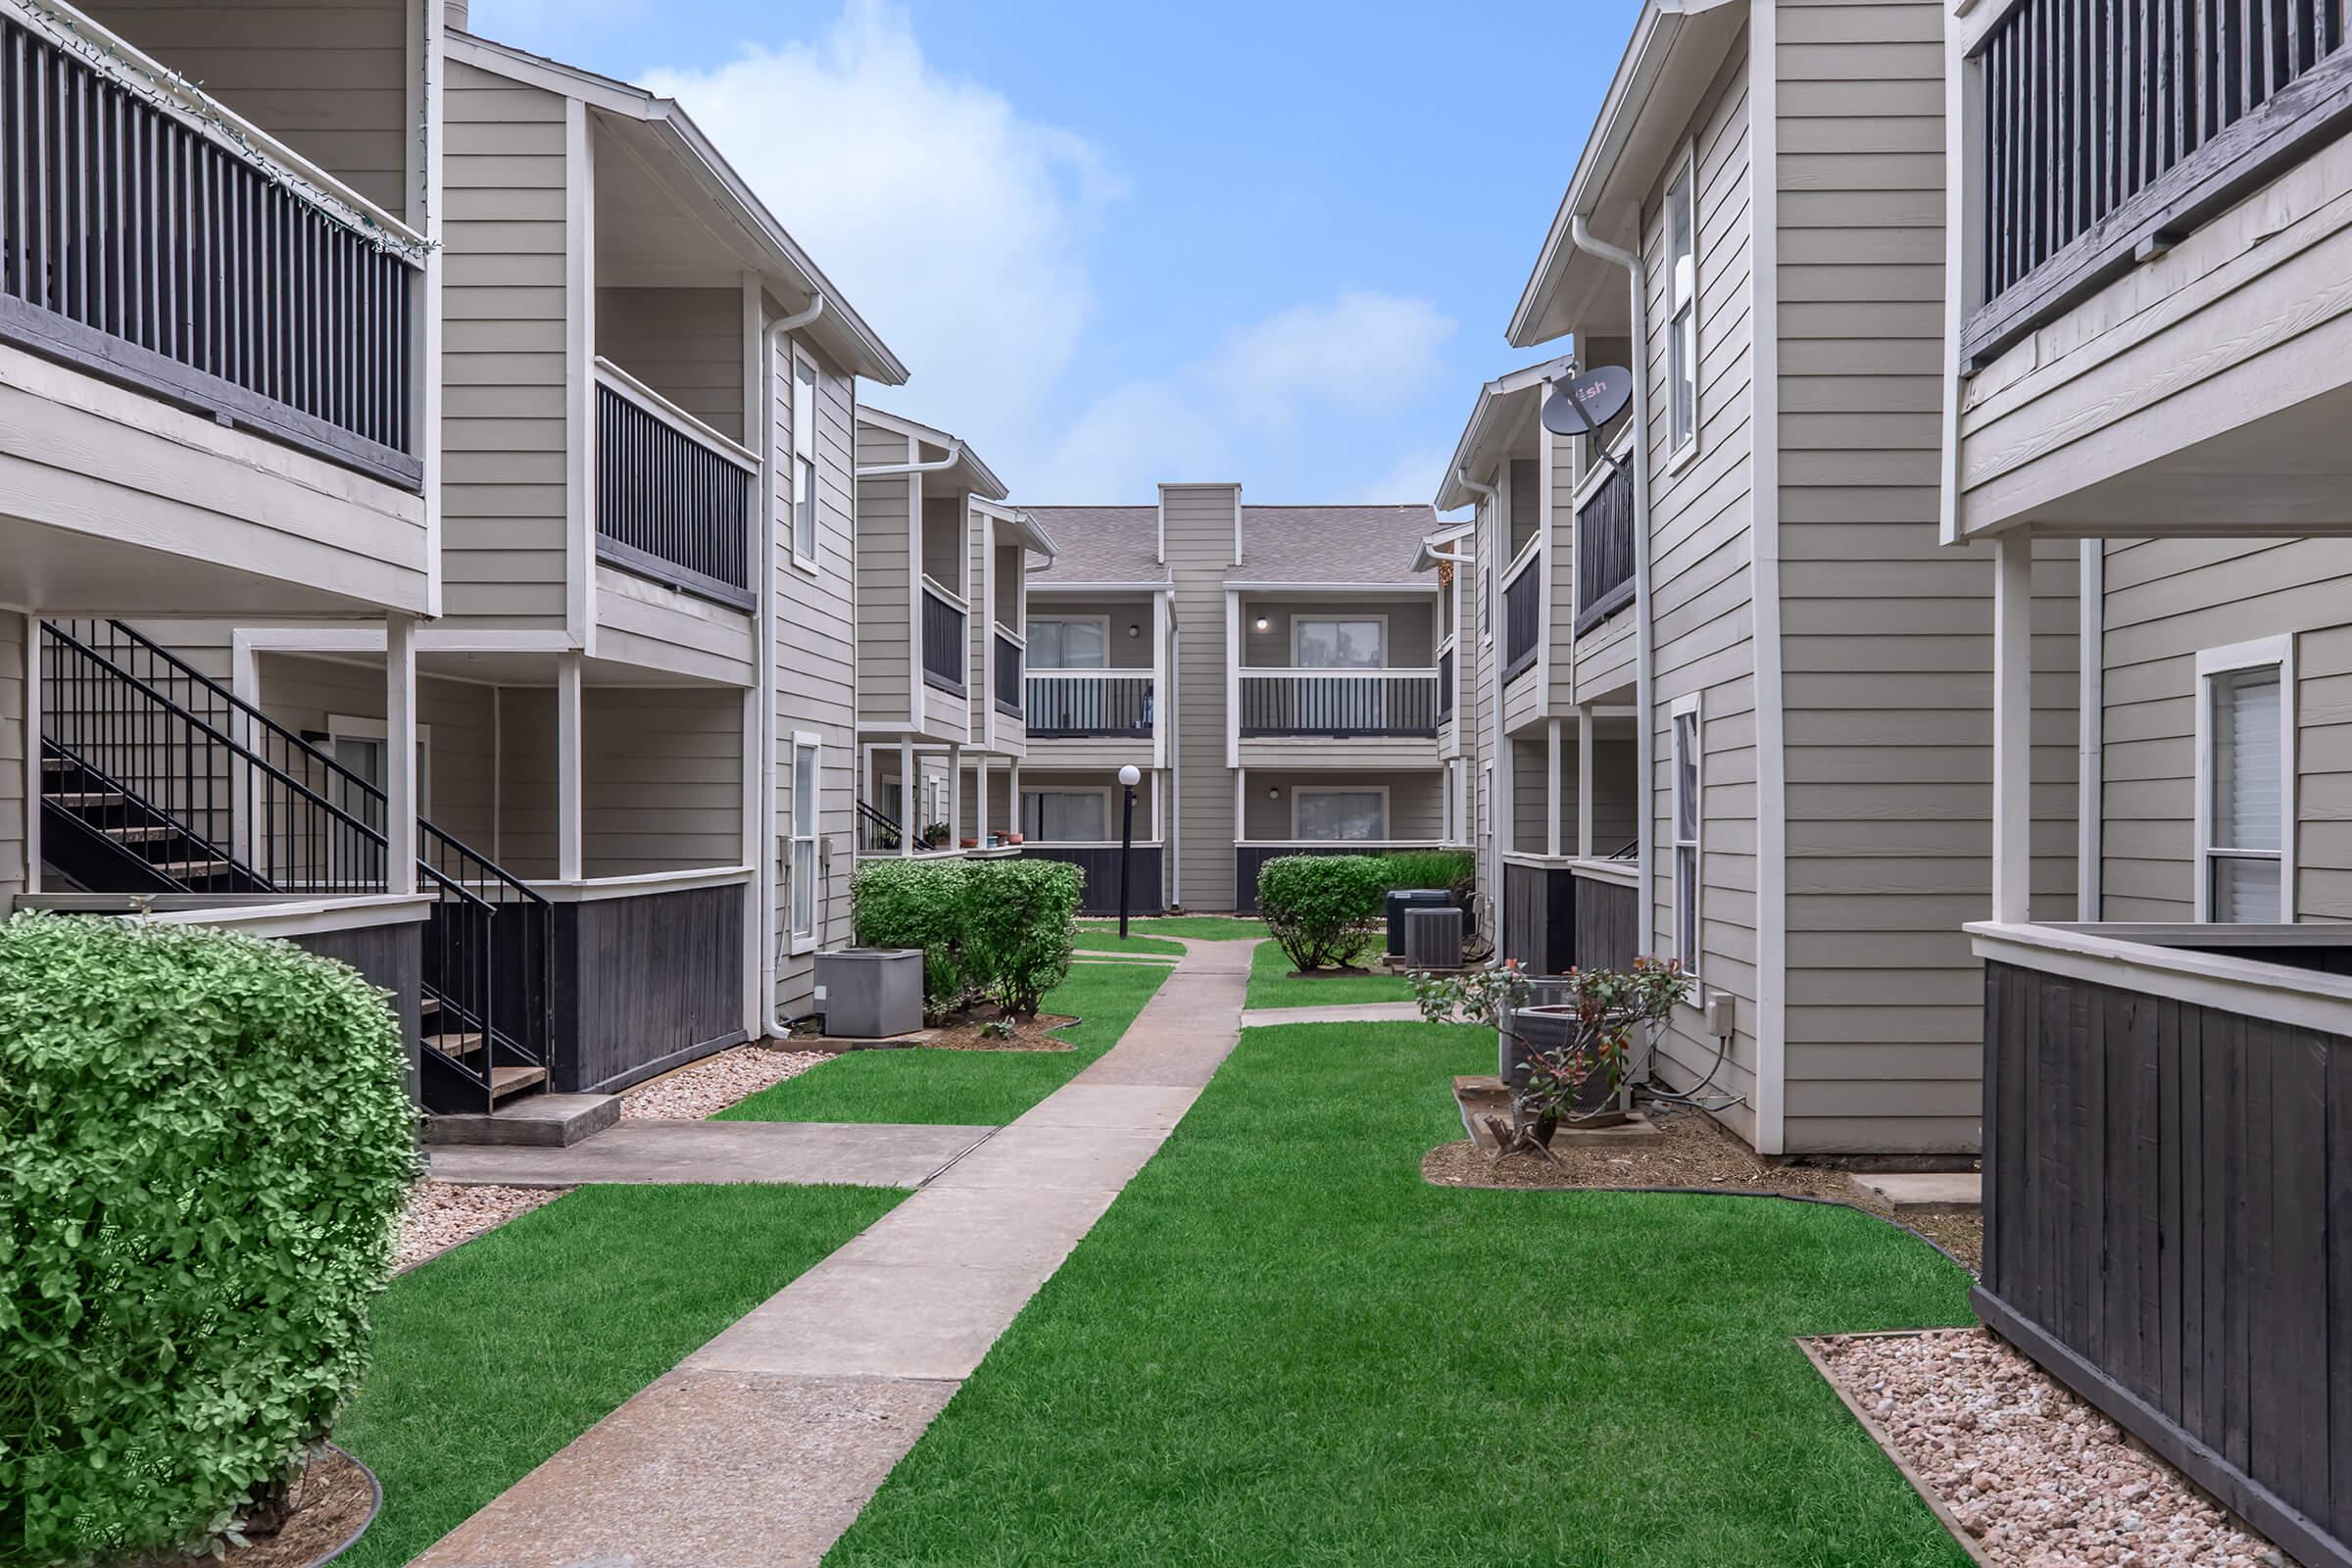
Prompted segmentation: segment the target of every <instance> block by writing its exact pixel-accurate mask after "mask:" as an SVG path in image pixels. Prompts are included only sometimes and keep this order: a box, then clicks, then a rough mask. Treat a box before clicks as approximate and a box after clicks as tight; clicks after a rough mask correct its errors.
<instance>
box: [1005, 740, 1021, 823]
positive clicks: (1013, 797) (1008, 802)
mask: <svg viewBox="0 0 2352 1568" xmlns="http://www.w3.org/2000/svg"><path fill="white" fill-rule="evenodd" d="M1020 831H1021V760H1020V759H1019V758H1017V757H1016V758H1014V759H1012V760H1010V761H1009V762H1007V763H1005V832H1007V833H1018V832H1020Z"/></svg>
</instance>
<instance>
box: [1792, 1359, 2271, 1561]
mask: <svg viewBox="0 0 2352 1568" xmlns="http://www.w3.org/2000/svg"><path fill="white" fill-rule="evenodd" d="M1816 1348H1817V1349H1819V1350H1820V1351H1821V1354H1822V1359H1823V1360H1825V1361H1826V1362H1828V1363H1829V1366H1830V1368H1831V1370H1832V1371H1833V1373H1835V1375H1836V1376H1837V1378H1838V1382H1839V1383H1841V1384H1843V1385H1844V1387H1845V1390H1846V1392H1847V1393H1848V1394H1850V1395H1852V1396H1853V1397H1855V1398H1856V1399H1857V1400H1858V1401H1859V1402H1860V1403H1861V1405H1862V1408H1863V1409H1865V1410H1868V1411H1870V1412H1871V1414H1872V1417H1873V1418H1874V1419H1875V1420H1877V1421H1878V1423H1879V1425H1880V1426H1881V1427H1883V1428H1884V1429H1885V1430H1886V1431H1887V1433H1888V1434H1889V1435H1890V1437H1891V1438H1892V1440H1893V1443H1894V1446H1895V1449H1896V1451H1897V1452H1899V1453H1900V1454H1901V1455H1902V1458H1903V1460H1904V1462H1905V1463H1907V1464H1908V1465H1910V1467H1911V1469H1912V1471H1913V1472H1914V1473H1915V1474H1916V1475H1918V1476H1919V1478H1920V1479H1921V1480H1922V1481H1924V1482H1926V1483H1927V1485H1928V1486H1929V1487H1930V1488H1932V1489H1933V1490H1934V1491H1935V1492H1936V1494H1937V1495H1939V1496H1940V1497H1941V1498H1942V1500H1943V1503H1944V1505H1945V1506H1946V1507H1948V1508H1949V1509H1950V1510H1951V1511H1952V1513H1953V1514H1955V1515H1956V1516H1957V1517H1958V1518H1959V1520H1960V1522H1961V1524H1962V1526H1963V1527H1964V1528H1966V1529H1967V1531H1968V1532H1969V1534H1970V1535H1971V1536H1972V1537H1973V1538H1974V1539H1975V1542H1976V1544H1977V1545H1978V1546H1980V1547H1981V1548H1983V1550H1984V1552H1985V1555H1986V1556H1987V1557H1989V1558H1991V1559H1992V1560H1993V1561H1994V1562H1996V1563H2004V1564H2007V1563H2015V1564H2019V1565H2020V1568H2174V1565H2179V1568H2189V1565H2192V1564H2193V1565H2195V1568H2278V1565H2280V1564H2283V1563H2286V1561H2287V1559H2286V1557H2285V1556H2284V1555H2283V1554H2282V1553H2280V1552H2279V1551H2278V1548H2277V1547H2275V1546H2273V1545H2272V1544H2270V1543H2268V1542H2266V1541H2264V1540H2263V1539H2262V1538H2260V1537H2259V1536H2253V1535H2249V1534H2247V1533H2246V1532H2245V1531H2243V1530H2240V1529H2238V1528H2237V1527H2236V1526H2234V1525H2233V1524H2232V1523H2231V1522H2230V1520H2229V1515H2228V1514H2227V1513H2225V1512H2224V1511H2223V1510H2222V1509H2221V1508H2220V1507H2219V1506H2217V1505H2216V1504H2215V1503H2213V1502H2212V1501H2211V1500H2210V1499H2208V1498H2207V1497H2205V1496H2204V1495H2202V1494H2200V1493H2198V1492H2197V1491H2195V1490H2194V1489H2193V1488H2191V1487H2190V1486H2189V1484H2188V1483H2187V1482H2186V1481H2185V1480H2184V1479H2182V1477H2181V1476H2180V1472H2178V1471H2176V1470H2174V1469H2173V1468H2172V1467H2171V1466H2170V1465H2168V1464H2166V1463H2165V1462H2164V1461H2163V1460H2161V1459H2158V1458H2156V1457H2154V1456H2153V1455H2151V1454H2149V1453H2147V1452H2145V1451H2143V1450H2141V1449H2139V1448H2136V1447H2133V1446H2131V1444H2130V1442H2129V1441H2128V1440H2127V1439H2126V1438H2125V1436H2124V1434H2123V1432H2122V1431H2121V1430H2120V1429H2119V1428H2118V1427H2117V1426H2116V1425H2115V1423H2114V1422H2112V1421H2110V1420H2108V1419H2107V1418H2106V1417H2105V1416H2103V1415H2101V1414H2099V1412H2098V1411H2097V1410H2095V1409H2093V1408H2091V1407H2090V1406H2089V1405H2087V1404H2084V1403H2083V1402H2082V1400H2081V1399H2078V1398H2076V1397H2075V1396H2074V1395H2072V1394H2070V1393H2068V1392H2067V1391H2066V1390H2065V1389H2063V1388H2061V1387H2059V1386H2058V1384H2056V1383H2055V1382H2053V1381H2052V1380H2051V1379H2050V1378H2049V1377H2048V1376H2047V1375H2046V1374H2044V1373H2043V1372H2042V1371H2041V1370H2040V1369H2039V1368H2037V1367H2035V1366H2034V1363H2033V1362H2031V1361H2029V1360H2027V1359H2026V1358H2025V1357H2024V1356H2022V1355H2020V1354H2018V1353H2017V1351H2015V1350H2013V1349H2011V1348H2009V1347H2008V1346H2006V1345H2004V1344H2002V1343H2001V1342H2000V1341H1999V1340H1997V1339H1995V1338H1994V1337H1993V1336H1992V1335H1991V1334H1989V1333H1987V1332H1986V1331H1985V1330H1984V1329H1953V1330H1949V1331H1941V1332H1937V1333H1934V1334H1923V1335H1916V1336H1901V1337H1891V1338H1885V1339H1862V1338H1855V1339H1844V1338H1838V1339H1825V1340H1821V1341H1818V1342H1816Z"/></svg>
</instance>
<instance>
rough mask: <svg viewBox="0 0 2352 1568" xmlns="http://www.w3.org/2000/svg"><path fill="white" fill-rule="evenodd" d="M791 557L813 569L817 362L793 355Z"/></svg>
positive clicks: (814, 551)
mask: <svg viewBox="0 0 2352 1568" xmlns="http://www.w3.org/2000/svg"><path fill="white" fill-rule="evenodd" d="M792 559H793V560H794V561H795V562H797V563H799V564H801V565H804V566H807V567H808V568H809V570H810V571H814V570H815V569H816V561H817V556H816V366H815V364H814V363H813V362H812V361H810V360H809V359H808V358H807V357H806V356H805V355H802V354H800V353H799V352H798V351H796V352H795V353H794V354H793V357H792Z"/></svg>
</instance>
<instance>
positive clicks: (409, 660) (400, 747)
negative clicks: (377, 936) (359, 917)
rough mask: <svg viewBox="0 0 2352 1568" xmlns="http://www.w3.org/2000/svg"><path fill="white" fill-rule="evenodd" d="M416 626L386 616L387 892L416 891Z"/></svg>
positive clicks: (407, 620)
mask: <svg viewBox="0 0 2352 1568" xmlns="http://www.w3.org/2000/svg"><path fill="white" fill-rule="evenodd" d="M384 845H385V848H384V891H385V892H386V893H414V892H416V891H417V622H416V621H415V620H413V619H411V618H410V617H409V616H407V615H386V616H385V617H384Z"/></svg>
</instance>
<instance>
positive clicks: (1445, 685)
mask: <svg viewBox="0 0 2352 1568" xmlns="http://www.w3.org/2000/svg"><path fill="white" fill-rule="evenodd" d="M1452 716H1453V650H1452V649H1450V648H1448V649H1446V651H1445V652H1444V653H1442V654H1440V655H1439V656H1438V722H1439V723H1441V724H1443V723H1445V722H1446V720H1447V719H1449V718H1451V717H1452Z"/></svg>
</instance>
